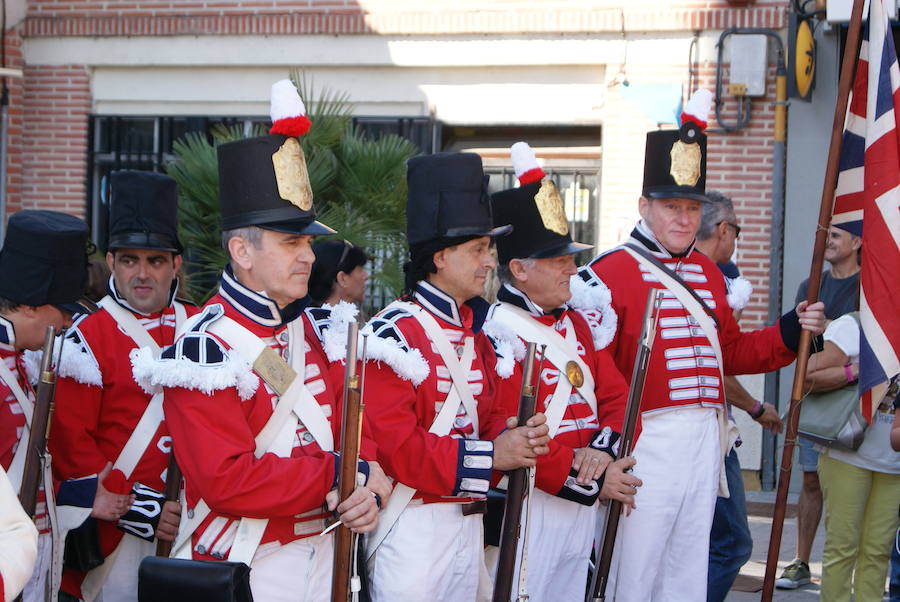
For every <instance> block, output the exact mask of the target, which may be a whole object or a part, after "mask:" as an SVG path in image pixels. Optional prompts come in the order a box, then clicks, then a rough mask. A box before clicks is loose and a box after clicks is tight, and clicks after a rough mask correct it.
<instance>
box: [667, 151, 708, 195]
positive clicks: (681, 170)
mask: <svg viewBox="0 0 900 602" xmlns="http://www.w3.org/2000/svg"><path fill="white" fill-rule="evenodd" d="M669 157H670V158H671V167H670V168H669V174H670V175H671V176H672V179H673V180H675V183H676V184H678V185H679V186H695V185H696V184H697V182H698V181H699V180H700V160H701V158H702V153H701V152H700V145H699V144H696V143H691V144H685V143H684V142H682V141H681V140H678V141H676V142H675V144H673V145H672V150H671V152H670V153H669Z"/></svg>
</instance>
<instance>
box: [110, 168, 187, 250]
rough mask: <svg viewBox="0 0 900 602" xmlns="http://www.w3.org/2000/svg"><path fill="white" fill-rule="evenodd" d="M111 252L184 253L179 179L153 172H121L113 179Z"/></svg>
mask: <svg viewBox="0 0 900 602" xmlns="http://www.w3.org/2000/svg"><path fill="white" fill-rule="evenodd" d="M109 181H110V184H109V189H110V211H109V244H108V245H107V248H108V249H109V250H110V251H114V250H116V249H157V250H160V251H171V252H172V253H181V252H182V251H183V250H184V247H182V246H181V242H179V240H178V191H177V186H176V184H175V179H174V178H171V177H169V176H167V175H164V174H161V173H156V172H152V171H135V170H121V171H114V172H112V174H110V177H109Z"/></svg>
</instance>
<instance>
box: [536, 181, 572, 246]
mask: <svg viewBox="0 0 900 602" xmlns="http://www.w3.org/2000/svg"><path fill="white" fill-rule="evenodd" d="M534 203H535V205H537V208H538V213H540V214H541V221H542V222H544V227H545V228H547V229H548V230H551V231H553V232H556V233H557V234H560V235H562V236H565V235H566V234H568V233H569V220H567V219H566V211H565V209H564V208H563V200H562V197H560V196H559V190H557V189H556V184H554V183H553V181H552V180H550V179H545V180H544V181H542V182H541V189H540V190H538V191H537V194H536V195H534Z"/></svg>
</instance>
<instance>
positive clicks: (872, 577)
mask: <svg viewBox="0 0 900 602" xmlns="http://www.w3.org/2000/svg"><path fill="white" fill-rule="evenodd" d="M859 333H860V330H859V318H858V314H857V313H855V312H854V313H850V314H847V315H844V316H842V317H840V318H838V319H837V320H834V321H833V322H831V324H829V325H828V328H827V329H826V330H825V334H824V339H825V346H824V348H823V350H822V351H820V352H818V353H815V354H813V355H811V356H810V358H809V368H808V370H807V372H806V390H808V391H811V392H814V393H818V392H825V391H833V390H835V389H839V388H841V387H844V386H846V385H847V384H852V383H854V382H856V380H857V379H858V374H859ZM889 391H890V393H889V394H887V395H884V396H883V398H881V399H880V400H879V405H878V407H876V408H873V409H872V421H871V423H870V424H869V427H868V428H867V429H866V434H865V438H864V439H863V442H862V444H861V445H860V446H859V448H858V449H857V450H856V451H847V450H843V449H839V448H837V447H829V448H826V449H824V450H823V451H822V454H821V457H820V458H819V479H820V481H821V486H822V493H823V497H824V501H825V551H824V554H823V558H822V591H821V599H822V600H823V601H824V602H832V601H834V602H837V601H840V602H845V601H847V600H851V599H853V596H854V594H855V599H856V600H859V601H861V602H862V601H867V600H881V599H882V596H883V595H884V580H885V577H886V576H887V570H888V564H889V561H890V551H891V543H892V542H893V541H894V535H895V533H896V531H897V526H898V517H897V502H898V500H900V453H898V452H896V451H894V450H892V449H891V439H892V433H891V425H892V423H893V422H894V418H893V416H891V412H892V410H893V402H894V398H895V397H896V394H897V389H896V384H895V385H894V386H892V387H891V388H890V389H889Z"/></svg>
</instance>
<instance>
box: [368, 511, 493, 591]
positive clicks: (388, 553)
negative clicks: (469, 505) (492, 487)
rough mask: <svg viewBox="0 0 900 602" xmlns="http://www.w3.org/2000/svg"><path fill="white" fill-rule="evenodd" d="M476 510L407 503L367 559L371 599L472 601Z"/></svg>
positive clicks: (478, 567)
mask: <svg viewBox="0 0 900 602" xmlns="http://www.w3.org/2000/svg"><path fill="white" fill-rule="evenodd" d="M481 518H482V517H481V515H480V514H472V515H470V516H463V515H462V512H461V509H460V506H459V504H443V503H438V504H418V505H412V504H411V505H410V506H408V507H407V508H406V510H404V511H403V514H401V515H400V518H399V519H398V520H397V523H396V524H395V525H394V527H393V528H392V529H391V530H390V532H389V533H388V534H387V537H385V538H384V541H383V542H382V543H381V545H380V546H378V551H377V552H375V555H374V556H373V557H372V558H371V559H370V560H369V565H368V572H369V584H370V587H371V593H372V600H373V602H426V601H427V602H445V601H446V602H450V601H454V602H455V601H458V602H473V601H474V600H477V599H478V585H479V582H480V581H481V578H482V575H483V573H484V572H485V568H484V533H483V526H482V522H481Z"/></svg>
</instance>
